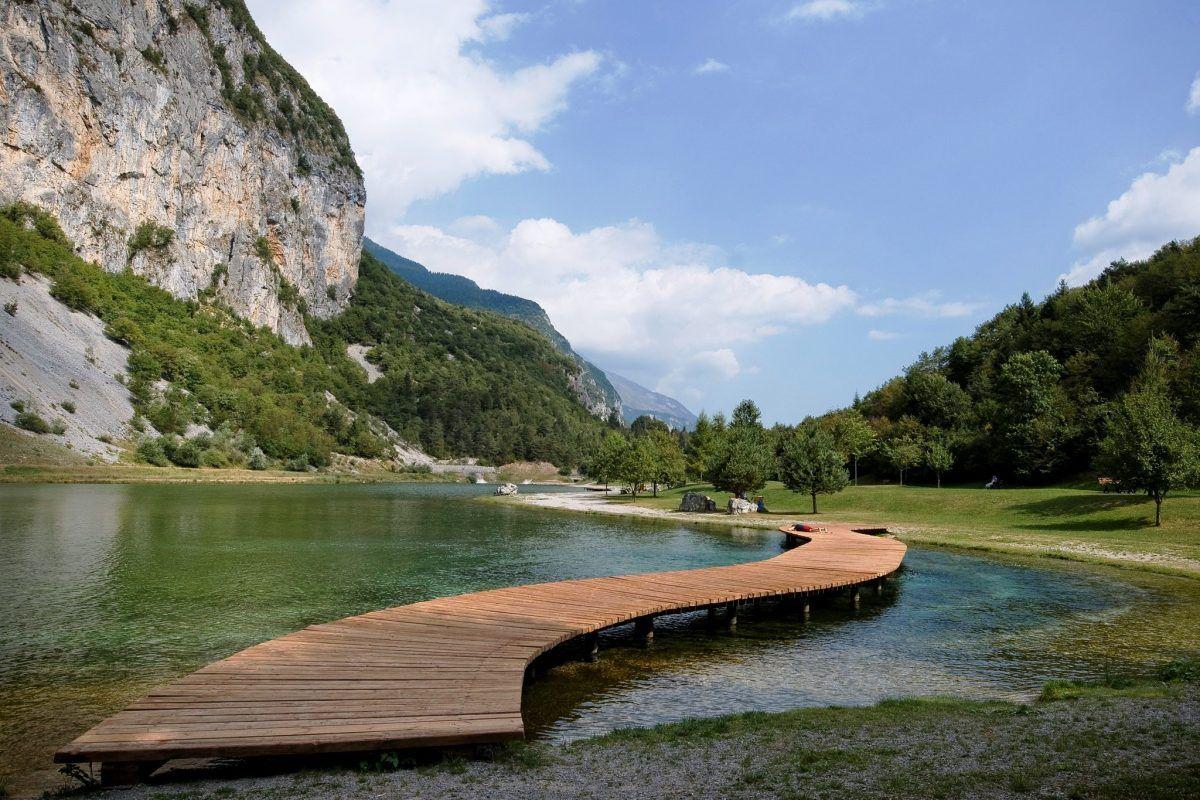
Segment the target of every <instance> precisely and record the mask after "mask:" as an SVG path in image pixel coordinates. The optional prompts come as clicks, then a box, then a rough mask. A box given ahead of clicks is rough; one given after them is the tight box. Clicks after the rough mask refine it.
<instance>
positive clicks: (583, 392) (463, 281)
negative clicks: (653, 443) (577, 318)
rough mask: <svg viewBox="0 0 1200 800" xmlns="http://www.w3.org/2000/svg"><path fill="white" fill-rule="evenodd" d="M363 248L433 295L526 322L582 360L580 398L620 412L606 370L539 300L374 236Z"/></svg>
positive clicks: (604, 411) (600, 411)
mask: <svg viewBox="0 0 1200 800" xmlns="http://www.w3.org/2000/svg"><path fill="white" fill-rule="evenodd" d="M363 250H364V251H366V252H367V253H370V254H371V255H372V256H374V257H375V258H377V259H379V261H381V262H382V263H383V264H384V265H386V266H387V267H388V269H390V270H391V271H392V272H394V273H395V274H397V275H399V276H400V277H401V278H404V280H406V281H408V282H409V283H411V284H412V285H413V286H416V287H417V288H418V289H423V290H424V291H426V292H429V293H430V294H431V295H433V296H434V297H438V298H441V299H442V300H445V301H446V302H449V303H455V304H457V305H461V306H467V307H468V308H478V309H483V310H486V311H494V312H496V313H497V314H503V315H504V316H506V317H511V318H512V319H516V320H520V321H521V322H524V323H525V324H526V325H528V326H530V327H531V328H533V329H534V330H536V331H538V332H539V333H541V334H542V335H543V336H545V337H546V338H547V339H549V340H550V341H551V343H552V344H553V345H554V346H555V347H556V348H558V349H559V351H560V352H563V353H566V354H567V355H568V356H570V357H571V358H572V359H574V360H575V362H576V363H577V364H579V367H580V374H579V378H578V382H577V383H578V385H577V386H576V387H575V391H576V394H577V395H578V396H579V400H580V402H582V403H583V404H584V405H585V406H587V407H588V409H589V410H590V411H591V412H592V413H593V414H595V415H596V416H598V417H601V418H603V419H607V418H608V417H609V416H611V415H612V413H613V412H614V411H616V412H617V413H618V414H620V413H621V397H620V395H619V394H618V393H617V390H616V388H614V387H613V385H612V384H611V383H610V382H609V380H608V378H607V377H606V375H605V373H604V371H603V370H601V369H600V368H599V367H597V366H595V365H594V364H592V363H591V362H589V361H587V360H586V359H585V358H583V357H582V356H580V355H579V354H578V353H576V352H575V351H574V350H573V349H571V343H570V342H568V341H567V339H566V337H565V336H563V335H562V334H561V333H559V332H558V330H556V329H555V327H554V325H553V323H551V322H550V317H549V316H548V315H547V314H546V311H545V309H543V308H542V307H541V306H540V305H538V304H537V303H535V302H533V301H532V300H527V299H525V298H524V297H517V296H515V295H511V294H505V293H504V292H497V291H495V290H494V289H484V288H482V287H480V286H479V284H477V283H475V281H473V280H471V279H470V278H464V277H463V276H461V275H450V274H448V273H444V272H433V271H431V270H429V269H428V268H427V267H425V266H424V265H423V264H419V263H417V262H416V261H413V260H412V259H410V258H405V257H404V256H402V255H399V254H398V253H395V252H392V251H391V250H389V249H387V248H386V247H384V246H383V245H381V244H378V243H377V242H374V241H372V240H371V239H364V240H363Z"/></svg>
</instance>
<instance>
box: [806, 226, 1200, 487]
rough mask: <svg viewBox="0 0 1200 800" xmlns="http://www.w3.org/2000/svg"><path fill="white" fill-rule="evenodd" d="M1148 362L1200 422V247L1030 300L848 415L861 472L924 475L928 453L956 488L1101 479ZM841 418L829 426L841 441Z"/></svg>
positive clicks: (1120, 265)
mask: <svg viewBox="0 0 1200 800" xmlns="http://www.w3.org/2000/svg"><path fill="white" fill-rule="evenodd" d="M1151 351H1153V355H1150V353H1151ZM1148 356H1149V357H1150V362H1151V366H1152V367H1153V370H1154V373H1155V376H1156V377H1155V381H1156V384H1157V385H1161V386H1162V387H1163V389H1164V391H1165V393H1166V396H1167V398H1168V402H1169V404H1170V406H1171V407H1172V409H1173V411H1174V412H1175V413H1176V414H1177V415H1178V417H1179V418H1180V419H1181V420H1182V422H1184V423H1185V424H1191V425H1195V424H1197V423H1200V239H1196V240H1193V241H1188V242H1173V243H1171V244H1168V245H1166V246H1164V247H1163V248H1162V249H1160V250H1159V251H1158V252H1157V253H1155V254H1154V255H1153V256H1152V257H1151V258H1149V259H1147V260H1146V261H1144V262H1136V263H1126V262H1117V263H1114V264H1113V265H1112V266H1111V267H1109V268H1108V269H1107V270H1106V271H1105V272H1104V273H1103V274H1102V275H1101V276H1099V277H1098V278H1096V279H1095V280H1093V281H1092V282H1091V283H1088V284H1087V285H1085V286H1081V287H1078V288H1068V287H1067V286H1066V285H1061V286H1060V287H1059V288H1058V290H1057V291H1056V292H1054V293H1053V294H1052V295H1050V296H1049V297H1047V298H1046V299H1045V300H1043V301H1042V302H1034V301H1033V300H1031V299H1030V297H1029V296H1028V295H1026V296H1025V297H1023V298H1022V299H1021V300H1020V302H1018V303H1015V304H1013V305H1011V306H1008V307H1007V308H1005V309H1004V310H1003V311H1001V312H1000V313H999V314H997V315H996V316H995V317H994V318H992V319H991V320H989V321H987V322H985V323H984V324H982V325H980V326H979V328H978V329H977V330H976V331H975V333H974V334H973V335H971V336H965V337H962V338H960V339H958V340H957V341H955V342H954V343H953V344H951V345H950V346H949V347H944V348H939V349H937V350H935V351H934V352H933V353H929V354H924V355H922V357H921V358H920V359H919V360H918V361H917V362H916V363H915V364H913V365H912V366H911V367H909V368H908V369H907V370H906V372H905V373H904V375H901V376H898V377H896V378H893V379H892V380H890V381H888V382H887V383H885V384H884V385H883V386H881V387H879V388H878V389H876V390H875V391H872V392H870V393H869V394H867V395H866V396H865V397H863V398H861V399H859V400H856V401H855V403H854V404H853V408H852V409H851V410H850V411H849V413H851V414H852V413H853V411H857V412H859V413H861V415H862V416H863V417H865V418H866V419H867V420H868V421H869V423H870V426H871V428H872V429H873V430H874V433H875V435H876V437H877V441H876V443H874V444H871V445H869V446H866V447H865V450H866V451H869V454H868V455H866V462H867V464H868V466H870V467H872V468H874V469H875V470H876V471H877V472H878V473H879V474H881V475H892V474H895V473H896V472H898V471H899V470H900V469H904V468H908V469H928V464H929V458H928V455H929V452H930V445H931V443H932V444H933V445H934V449H935V450H937V451H938V456H937V457H936V458H935V459H934V461H935V462H939V463H941V464H943V465H945V464H947V463H950V464H952V473H953V474H955V475H956V476H957V477H958V478H959V479H963V478H968V477H969V478H986V477H989V476H991V475H993V474H994V475H998V476H1000V477H1001V478H1002V479H1003V480H1006V481H1016V482H1022V483H1027V482H1028V483H1038V482H1048V481H1053V480H1060V479H1064V478H1068V477H1072V476H1075V475H1078V474H1080V473H1082V472H1084V471H1087V470H1089V469H1091V468H1094V467H1097V466H1098V465H1097V464H1096V457H1097V455H1098V453H1099V451H1100V444H1101V441H1102V440H1103V438H1104V436H1105V434H1106V431H1107V430H1108V428H1109V424H1108V423H1109V420H1110V419H1111V418H1112V416H1113V415H1114V413H1116V411H1117V405H1118V401H1120V400H1121V398H1123V397H1124V396H1125V394H1126V393H1127V392H1130V390H1131V388H1133V387H1134V386H1135V385H1136V384H1137V383H1138V381H1139V380H1144V379H1140V378H1139V376H1143V375H1144V374H1145V372H1146V370H1147V359H1148ZM847 413H848V412H836V413H834V414H831V415H827V417H826V418H825V419H826V420H827V421H828V422H829V424H830V425H832V426H834V427H835V428H836V426H837V424H838V422H839V420H840V421H843V422H844V421H845V419H846V414H847ZM868 438H870V437H869V436H868ZM1132 455H1133V454H1130V457H1132ZM946 456H948V457H949V458H948V459H947V458H946Z"/></svg>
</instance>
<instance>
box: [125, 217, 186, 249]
mask: <svg viewBox="0 0 1200 800" xmlns="http://www.w3.org/2000/svg"><path fill="white" fill-rule="evenodd" d="M174 238H175V231H173V230H171V229H170V228H168V227H166V226H165V225H159V224H158V223H156V222H154V221H153V220H146V221H145V222H143V223H141V224H140V225H138V226H137V228H136V229H135V230H134V232H133V235H132V236H130V237H129V258H131V259H132V258H133V257H134V256H136V255H137V254H138V253H140V252H142V251H143V250H163V249H165V248H166V247H167V246H168V245H170V244H171V240H172V239H174Z"/></svg>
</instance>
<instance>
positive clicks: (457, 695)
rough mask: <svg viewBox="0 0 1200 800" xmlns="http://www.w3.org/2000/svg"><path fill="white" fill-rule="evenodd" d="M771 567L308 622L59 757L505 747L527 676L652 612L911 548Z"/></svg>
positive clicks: (859, 545)
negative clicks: (538, 661)
mask: <svg viewBox="0 0 1200 800" xmlns="http://www.w3.org/2000/svg"><path fill="white" fill-rule="evenodd" d="M780 530H781V531H783V532H784V533H785V534H786V535H788V536H789V537H792V539H793V543H796V544H802V545H803V546H800V547H795V548H794V549H790V550H786V551H785V552H784V553H782V554H781V555H779V556H776V557H774V558H770V559H767V560H766V561H761V562H755V563H750V564H740V565H736V566H728V567H710V568H706V569H695V570H686V571H678V572H659V573H650V574H643V575H626V576H620V577H608V578H588V579H583V580H570V581H559V582H557V583H541V584H531V585H527V586H514V587H511V588H507V589H494V590H491V591H484V592H473V593H471V594H463V595H456V596H454V597H443V598H439V599H437V600H428V601H425V602H422V603H413V604H412V605H406V606H397V607H395V608H389V609H385V610H383V611H373V612H371V613H368V614H360V615H358V616H354V617H347V618H345V619H342V620H338V621H337V622H330V623H326V624H321V625H310V626H309V627H307V628H305V629H304V630H301V631H297V632H296V633H291V634H288V635H286V636H281V637H279V638H278V639H272V640H271V641H269V642H263V643H262V644H258V645H255V646H253V647H250V648H248V649H246V650H243V651H241V652H240V653H237V654H235V655H232V656H230V657H229V658H226V659H223V660H221V661H217V662H214V663H212V664H209V665H208V666H206V667H204V668H202V669H200V670H197V671H196V672H193V673H192V674H191V675H188V676H186V677H184V678H181V679H180V680H178V681H175V682H174V683H172V684H170V685H168V686H164V687H162V688H160V689H156V690H154V691H153V692H151V693H150V694H149V695H147V696H146V697H144V698H142V699H141V700H138V701H137V702H136V703H134V704H133V705H131V706H129V707H128V708H127V709H125V710H124V711H121V712H119V713H118V714H116V715H114V716H112V717H109V718H108V719H106V720H104V721H103V722H101V723H100V724H98V725H97V726H96V727H94V728H92V729H91V730H89V731H88V732H87V733H85V734H83V735H82V736H80V737H79V738H78V739H76V740H75V741H73V742H71V743H70V744H68V745H66V746H65V747H63V748H61V749H60V750H59V751H58V752H57V753H56V754H55V760H56V761H60V762H82V761H87V762H99V763H101V764H102V771H101V772H102V777H103V779H104V780H105V781H106V782H110V783H124V782H129V781H131V780H134V779H136V778H137V777H139V776H140V775H144V774H148V773H147V770H152V769H153V768H155V767H157V766H158V765H159V764H161V763H163V762H164V761H166V760H169V759H173V758H196V757H216V756H220V757H247V756H264V755H283V754H309V753H327V752H337V751H370V750H385V749H386V750H391V749H402V748H411V747H426V746H443V745H454V744H466V743H481V742H497V741H504V740H509V739H520V738H522V737H523V736H524V725H523V723H522V720H521V690H522V686H523V684H524V677H525V673H526V667H527V666H528V665H530V664H531V662H532V661H533V660H534V659H535V658H536V657H537V656H539V655H541V654H543V653H545V652H546V651H548V650H550V649H551V648H553V647H555V646H557V645H560V644H562V643H564V642H566V641H568V640H571V639H575V638H577V637H581V636H582V637H588V638H587V640H586V644H585V646H587V647H591V648H594V647H595V639H596V637H595V634H596V633H597V632H598V631H600V630H602V629H604V628H610V627H612V626H614V625H620V624H622V623H627V622H630V621H634V622H635V631H636V632H637V633H638V634H640V635H642V636H646V635H653V634H652V631H653V622H652V620H653V618H654V616H655V615H659V614H666V613H674V612H681V611H690V610H696V609H703V608H709V609H721V608H725V609H726V613H727V614H735V613H736V607H737V605H736V604H738V603H741V602H745V601H751V600H756V599H761V598H768V597H789V596H790V597H795V598H806V597H810V596H816V595H820V594H823V593H828V592H832V591H837V590H843V589H846V588H848V587H859V586H862V585H864V584H871V583H875V582H877V581H880V580H882V579H883V578H885V577H886V576H887V575H889V574H891V573H892V572H894V571H895V570H896V569H897V568H898V567H899V566H900V562H901V560H902V559H903V558H904V552H905V546H904V544H903V543H901V542H899V541H897V540H895V539H892V538H888V537H883V536H872V535H867V534H863V533H857V532H855V531H854V530H852V529H851V528H850V527H848V526H829V527H828V529H827V530H826V531H823V532H819V533H804V534H797V533H795V532H794V531H792V530H791V529H790V528H781V529H780Z"/></svg>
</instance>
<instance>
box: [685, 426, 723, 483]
mask: <svg viewBox="0 0 1200 800" xmlns="http://www.w3.org/2000/svg"><path fill="white" fill-rule="evenodd" d="M723 432H724V430H723V426H722V428H718V427H717V426H716V425H714V424H713V422H712V421H711V420H709V418H708V414H706V413H704V412H703V411H701V412H700V416H699V417H697V418H696V426H695V428H693V429H692V432H691V433H689V434H688V437H687V446H686V448H685V450H684V455H685V458H686V460H687V463H686V469H687V474H688V476H689V477H691V478H693V479H694V480H704V479H706V478H707V477H708V466H709V464H711V463H712V462H713V459H714V458H715V456H716V450H717V444H718V443H719V441H720V437H721V434H722V433H723Z"/></svg>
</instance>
